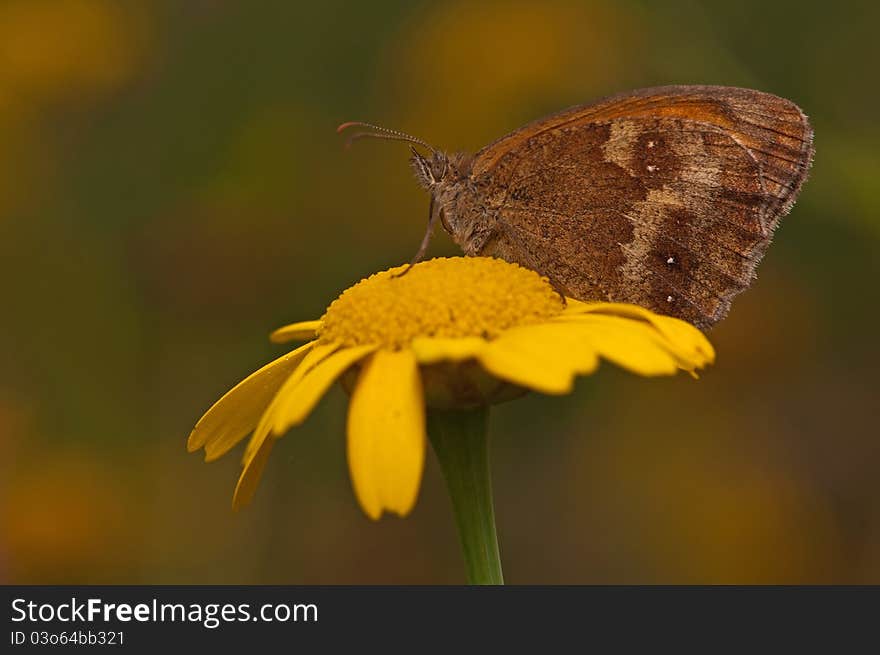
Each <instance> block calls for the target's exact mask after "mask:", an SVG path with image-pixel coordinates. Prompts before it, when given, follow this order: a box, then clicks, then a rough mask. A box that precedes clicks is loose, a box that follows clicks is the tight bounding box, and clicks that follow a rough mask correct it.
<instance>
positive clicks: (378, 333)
mask: <svg viewBox="0 0 880 655" xmlns="http://www.w3.org/2000/svg"><path fill="white" fill-rule="evenodd" d="M403 269H404V267H398V268H394V269H391V270H388V271H384V272H382V273H377V274H375V275H373V276H371V277H370V278H368V279H366V280H362V281H361V282H359V283H358V284H356V285H354V286H353V287H351V288H349V289H348V290H346V291H345V292H344V293H343V294H342V295H341V296H339V298H337V299H336V300H335V301H334V302H333V303H332V304H331V305H330V307H329V308H328V309H327V311H326V313H325V314H324V316H323V317H322V318H321V320H319V321H307V322H304V323H294V324H293V325H288V326H286V327H282V328H280V329H279V330H276V331H275V332H273V333H272V335H271V339H272V341H274V342H276V343H284V342H289V341H294V340H298V339H311V340H310V341H309V342H308V343H306V344H305V345H303V346H300V347H299V348H297V349H295V350H293V351H292V352H290V353H288V354H286V355H284V356H283V357H281V358H279V359H276V360H275V361H273V362H271V363H270V364H267V365H266V366H264V367H263V368H261V369H260V370H259V371H257V372H256V373H254V374H252V375H251V376H250V377H248V378H246V379H245V380H244V381H242V382H240V383H239V384H238V385H237V386H235V387H234V388H233V389H232V390H231V391H229V392H228V393H226V395H224V396H223V397H222V398H221V399H220V400H218V401H217V402H216V403H215V404H214V406H213V407H211V409H209V410H208V412H207V413H206V414H205V415H204V416H203V417H202V418H201V420H199V422H198V424H197V425H196V427H195V428H194V429H193V431H192V434H191V435H190V437H189V441H188V444H187V447H188V449H189V450H190V451H191V452H192V451H195V450H198V449H199V448H204V449H205V459H206V461H211V460H214V459H217V458H218V457H220V456H221V455H223V454H225V453H226V452H228V451H229V450H230V449H231V448H232V447H233V446H235V445H236V444H237V443H238V442H240V441H241V440H242V439H244V438H245V437H246V436H247V435H248V434H252V436H251V438H250V442H249V443H248V445H247V448H246V450H245V454H244V459H243V470H242V473H241V477H240V478H239V480H238V485H237V486H236V489H235V494H234V496H233V507H235V508H238V507H241V506H242V505H244V504H246V503H247V502H249V501H250V499H251V497H252V496H253V493H254V490H255V488H256V485H257V482H258V481H259V478H260V476H261V474H262V471H263V467H264V466H265V463H266V460H267V458H268V456H269V451H270V450H271V449H272V446H273V444H274V443H275V441H276V440H277V439H278V438H279V437H281V436H283V435H284V434H285V433H286V432H287V431H288V430H289V429H290V428H292V427H294V426H296V425H299V424H300V423H302V422H303V421H305V419H306V418H307V417H308V415H309V413H310V412H311V410H312V408H314V406H315V405H316V404H317V403H318V401H319V400H320V399H321V397H322V396H323V395H324V393H325V392H326V391H327V390H328V389H329V388H330V386H331V385H332V384H333V383H334V382H335V381H336V380H339V379H341V381H342V383H343V386H344V387H345V388H346V389H347V390H348V391H349V392H350V394H351V402H350V405H349V409H348V427H347V432H348V463H349V470H350V473H351V480H352V484H353V486H354V490H355V493H356V496H357V499H358V501H359V502H360V505H361V507H362V508H363V510H364V512H365V513H366V514H367V515H368V516H369V517H370V518H373V519H378V518H379V517H380V516H381V515H382V512H383V511H386V510H387V511H390V512H394V513H396V514H399V515H401V516H404V515H406V514H407V513H409V511H410V510H411V509H412V507H413V505H414V504H415V500H416V497H417V495H418V490H419V485H420V483H421V477H422V468H423V465H424V459H425V436H426V435H425V422H426V421H425V411H426V406H427V407H428V408H429V409H434V408H437V409H450V408H462V407H477V406H481V405H487V404H490V403H494V402H500V401H502V400H507V399H509V398H512V397H515V396H517V395H519V394H521V393H525V392H526V391H528V390H534V391H540V392H543V393H547V394H564V393H568V392H569V391H571V389H572V385H573V381H574V377H575V376H576V375H587V374H589V373H592V372H593V371H595V370H596V368H597V366H598V364H599V361H600V359H606V360H608V361H610V362H612V363H614V364H617V365H618V366H621V367H623V368H625V369H627V370H629V371H631V372H633V373H636V374H639V375H646V376H654V375H671V374H674V373H675V372H676V371H678V370H685V371H688V372H690V373H691V374H694V375H695V371H696V370H697V369H699V368H702V367H703V366H705V365H706V364H709V363H711V362H713V361H714V358H715V353H714V350H713V348H712V346H711V344H710V343H709V342H708V340H707V339H706V338H705V337H704V336H703V334H702V333H701V332H700V331H699V330H697V329H696V328H695V327H693V326H691V325H689V324H688V323H685V322H683V321H679V320H677V319H674V318H670V317H668V316H660V315H657V314H654V313H652V312H650V311H648V310H646V309H642V308H640V307H637V306H634V305H625V304H617V303H604V302H601V303H583V302H579V301H576V300H572V299H568V300H567V301H563V299H562V298H561V297H560V296H559V295H558V294H557V293H556V291H555V290H554V289H553V287H552V286H551V285H550V284H549V282H548V281H547V279H546V278H542V277H541V276H539V275H538V274H537V273H535V272H533V271H530V270H528V269H525V268H522V267H520V266H517V265H515V264H510V263H507V262H504V261H502V260H498V259H488V258H480V257H455V258H448V259H433V260H430V261H426V262H422V263H420V264H416V265H415V266H414V267H412V269H411V270H409V271H408V272H407V273H406V274H405V275H400V272H401V271H402V270H403Z"/></svg>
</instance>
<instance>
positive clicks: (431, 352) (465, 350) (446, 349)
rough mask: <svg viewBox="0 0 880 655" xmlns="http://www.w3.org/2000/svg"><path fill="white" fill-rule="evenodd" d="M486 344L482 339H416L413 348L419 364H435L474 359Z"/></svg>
mask: <svg viewBox="0 0 880 655" xmlns="http://www.w3.org/2000/svg"><path fill="white" fill-rule="evenodd" d="M486 343H487V342H486V340H485V339H483V338H481V337H416V338H415V339H413V341H412V346H411V347H412V351H413V353H415V356H416V359H417V360H418V362H419V364H435V363H437V362H441V361H450V362H460V361H463V360H465V359H473V358H474V357H476V356H477V355H478V354H480V352H482V350H483V348H485V347H486Z"/></svg>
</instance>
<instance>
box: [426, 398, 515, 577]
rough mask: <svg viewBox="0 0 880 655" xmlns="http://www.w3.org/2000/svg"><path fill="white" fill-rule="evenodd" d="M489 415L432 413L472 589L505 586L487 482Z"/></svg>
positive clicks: (431, 428) (431, 427) (480, 411)
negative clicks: (479, 586) (477, 586)
mask: <svg viewBox="0 0 880 655" xmlns="http://www.w3.org/2000/svg"><path fill="white" fill-rule="evenodd" d="M488 420H489V410H488V408H486V407H479V408H477V409H468V410H456V411H439V410H431V411H429V412H428V436H429V437H430V439H431V444H432V445H433V446H434V452H435V453H436V454H437V459H438V460H439V461H440V468H441V469H442V470H443V476H444V477H445V478H446V486H447V487H448V489H449V495H450V497H451V498H452V508H453V510H454V512H455V520H456V523H457V524H458V536H459V538H460V539H461V547H462V550H463V551H464V559H465V564H466V565H467V581H468V584H473V585H500V584H504V578H503V577H502V575H501V557H500V555H499V554H498V537H497V536H496V534H495V509H494V507H493V506H492V483H491V480H490V477H489V452H488V438H487V437H488Z"/></svg>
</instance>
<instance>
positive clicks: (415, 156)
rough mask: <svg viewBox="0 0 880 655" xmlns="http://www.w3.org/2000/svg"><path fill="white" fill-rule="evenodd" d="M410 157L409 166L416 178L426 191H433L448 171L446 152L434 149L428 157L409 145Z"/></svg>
mask: <svg viewBox="0 0 880 655" xmlns="http://www.w3.org/2000/svg"><path fill="white" fill-rule="evenodd" d="M410 150H411V151H412V157H410V158H409V163H410V166H412V169H413V171H414V172H415V174H416V179H417V180H418V181H419V184H421V185H422V186H423V187H424V188H425V189H426V190H427V191H433V190H434V189H435V188H436V187H437V185H438V184H442V183H443V182H444V180H445V179H446V175H447V173H448V172H449V158H448V157H447V156H446V153H444V152H440V151H439V150H435V151H434V152H433V153H432V154H431V156H430V157H425V156H424V155H422V153H420V152H419V151H418V150H416V149H415V148H413V147H410Z"/></svg>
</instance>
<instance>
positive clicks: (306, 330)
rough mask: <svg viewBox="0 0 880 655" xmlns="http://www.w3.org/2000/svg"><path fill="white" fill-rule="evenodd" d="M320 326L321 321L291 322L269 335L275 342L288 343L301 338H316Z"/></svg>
mask: <svg viewBox="0 0 880 655" xmlns="http://www.w3.org/2000/svg"><path fill="white" fill-rule="evenodd" d="M320 327H321V321H302V322H300V323H291V324H290V325H285V326H284V327H280V328H278V329H277V330H275V331H274V332H273V333H272V334H270V335H269V340H270V341H272V342H273V343H287V342H288V341H298V340H300V339H314V338H315V335H316V333H317V331H318V329H320Z"/></svg>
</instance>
